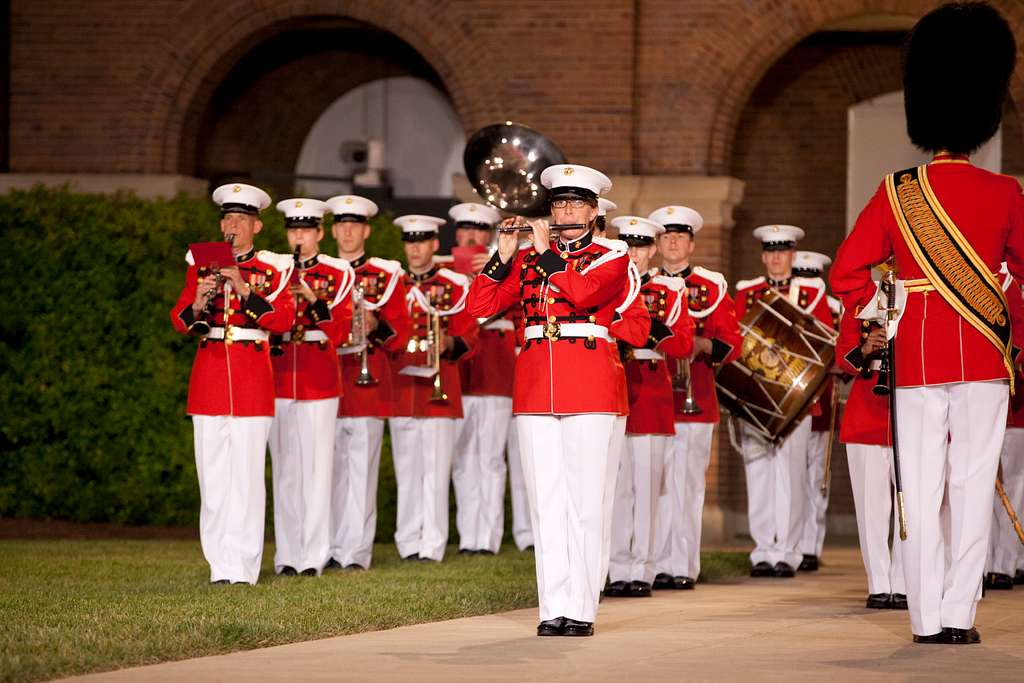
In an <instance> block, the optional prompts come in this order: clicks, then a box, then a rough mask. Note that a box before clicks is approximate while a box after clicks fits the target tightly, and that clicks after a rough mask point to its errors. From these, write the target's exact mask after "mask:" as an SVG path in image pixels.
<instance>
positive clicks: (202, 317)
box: [188, 233, 235, 337]
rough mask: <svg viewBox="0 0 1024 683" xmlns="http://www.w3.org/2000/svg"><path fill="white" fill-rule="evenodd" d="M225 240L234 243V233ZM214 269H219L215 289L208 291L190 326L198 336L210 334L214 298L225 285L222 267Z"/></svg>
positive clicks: (191, 330) (192, 331)
mask: <svg viewBox="0 0 1024 683" xmlns="http://www.w3.org/2000/svg"><path fill="white" fill-rule="evenodd" d="M224 241H225V242H227V243H228V244H231V245H234V243H235V235H234V233H230V234H228V235H225V237H224ZM214 269H215V270H216V271H217V283H216V284H215V285H214V286H213V289H211V290H210V291H208V292H207V293H206V302H205V303H204V304H203V310H202V311H200V312H199V317H198V318H196V321H195V322H194V323H192V325H191V326H190V327H189V328H188V329H189V332H191V333H192V334H194V335H196V336H198V337H205V336H206V335H208V334H210V323H209V321H208V320H206V319H207V318H209V317H210V316H211V315H213V300H214V298H216V296H217V292H219V291H220V290H221V288H222V287H223V286H224V276H223V275H221V274H220V268H219V267H218V266H215V267H214ZM225 317H226V316H225ZM224 322H225V324H226V323H227V320H226V319H225V321H224Z"/></svg>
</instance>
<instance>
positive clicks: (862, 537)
mask: <svg viewBox="0 0 1024 683" xmlns="http://www.w3.org/2000/svg"><path fill="white" fill-rule="evenodd" d="M846 460H847V462H848V463H849V466H850V486H851V488H852V489H853V507H854V509H855V510H856V513H857V538H858V540H859V541H860V554H861V557H862V558H863V559H864V571H865V573H867V575H868V593H869V594H872V595H873V594H875V593H902V594H905V593H906V592H907V588H906V583H905V582H904V580H903V548H902V543H901V541H900V527H899V520H898V519H897V518H896V517H895V515H893V511H894V510H893V503H892V501H893V495H894V490H893V484H894V479H893V476H894V475H893V468H892V449H891V448H889V447H888V446H870V445H866V444H859V443H850V444H846ZM890 529H891V531H890ZM890 537H891V538H892V549H891V550H890V546H889V539H890Z"/></svg>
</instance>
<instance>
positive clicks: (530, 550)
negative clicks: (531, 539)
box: [523, 545, 533, 553]
mask: <svg viewBox="0 0 1024 683" xmlns="http://www.w3.org/2000/svg"><path fill="white" fill-rule="evenodd" d="M523 552H524V553H532V552H533V545H528V546H526V547H525V548H523Z"/></svg>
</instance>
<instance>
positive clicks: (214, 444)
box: [192, 415, 274, 584]
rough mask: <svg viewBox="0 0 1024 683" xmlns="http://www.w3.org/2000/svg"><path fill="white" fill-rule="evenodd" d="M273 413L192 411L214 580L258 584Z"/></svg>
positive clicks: (202, 523)
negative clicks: (245, 414) (236, 414)
mask: <svg viewBox="0 0 1024 683" xmlns="http://www.w3.org/2000/svg"><path fill="white" fill-rule="evenodd" d="M273 419H274V418H272V417H231V416H228V415H193V416H192V427H193V432H194V437H195V449H196V473H197V475H198V478H199V496H200V500H201V507H200V508H199V538H200V542H201V543H202V546H203V555H204V556H205V557H206V561H207V562H208V563H209V564H210V581H220V580H222V579H226V580H228V581H232V582H236V583H237V582H244V583H251V584H255V583H256V581H257V580H258V579H259V577H260V564H261V562H262V561H263V529H264V514H265V512H266V505H267V488H266V484H265V483H264V472H265V468H266V458H267V434H268V433H269V432H270V423H271V422H272V421H273Z"/></svg>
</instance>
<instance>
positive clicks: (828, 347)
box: [715, 290, 836, 443]
mask: <svg viewBox="0 0 1024 683" xmlns="http://www.w3.org/2000/svg"><path fill="white" fill-rule="evenodd" d="M740 331H741V332H742V334H743V353H742V354H741V355H740V357H739V358H738V359H736V360H734V361H733V362H732V363H729V364H728V365H725V366H723V367H722V368H721V370H719V372H718V376H717V377H716V379H715V383H716V388H717V391H718V400H719V401H720V402H721V404H722V406H723V407H724V408H726V409H727V410H728V411H729V412H730V413H732V414H733V415H734V416H736V417H738V418H740V419H742V420H743V421H745V422H746V423H747V424H749V425H750V426H751V427H753V428H754V430H755V431H757V432H758V433H759V434H760V435H761V436H763V437H764V438H765V439H767V440H768V441H772V442H775V443H777V442H779V441H781V440H782V439H784V438H785V437H786V436H787V435H788V434H789V433H790V432H791V431H792V430H793V429H794V428H796V425H797V424H798V423H799V422H800V420H801V419H803V417H804V416H805V415H807V413H808V412H809V411H810V410H811V406H812V404H813V403H814V399H816V398H817V397H818V395H819V394H820V393H821V392H822V390H824V388H825V380H826V379H828V369H829V367H831V365H832V361H833V359H834V358H835V350H836V349H835V344H836V332H835V331H834V330H832V328H830V327H828V326H827V325H825V324H823V323H822V322H821V321H820V320H818V319H817V318H815V317H814V316H813V315H810V314H808V313H805V312H803V311H802V310H800V309H799V308H797V307H796V306H795V305H794V304H792V303H791V302H790V301H789V300H788V299H787V298H786V297H784V296H783V295H782V294H780V293H779V292H777V291H776V290H770V291H768V292H767V293H766V294H765V295H764V296H763V297H762V298H760V299H758V300H757V301H755V302H754V305H753V306H752V307H751V308H750V310H749V311H747V314H746V315H745V316H743V320H742V321H740Z"/></svg>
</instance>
